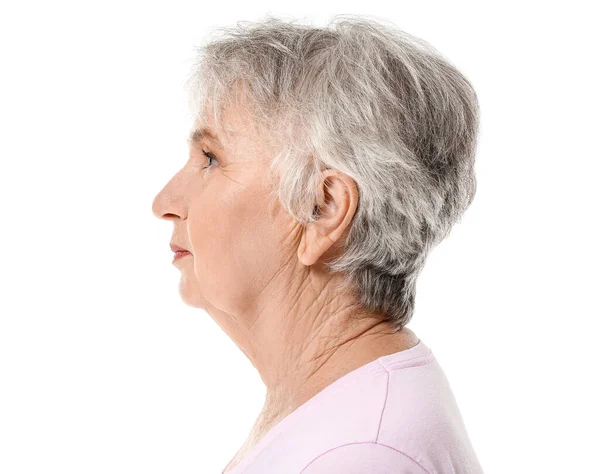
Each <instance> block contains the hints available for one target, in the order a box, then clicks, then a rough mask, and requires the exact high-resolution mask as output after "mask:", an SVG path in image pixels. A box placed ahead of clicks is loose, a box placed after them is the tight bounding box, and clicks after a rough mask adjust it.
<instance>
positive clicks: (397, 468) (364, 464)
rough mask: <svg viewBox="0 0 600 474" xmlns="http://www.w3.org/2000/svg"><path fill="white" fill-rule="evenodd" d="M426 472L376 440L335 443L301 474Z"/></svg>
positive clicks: (407, 457)
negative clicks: (372, 441)
mask: <svg viewBox="0 0 600 474" xmlns="http://www.w3.org/2000/svg"><path fill="white" fill-rule="evenodd" d="M337 473H340V474H429V473H428V472H427V471H426V470H425V469H424V468H423V467H421V465H419V464H418V463H417V462H416V461H413V460H412V459H411V458H410V457H409V456H407V455H406V454H403V453H401V452H400V451H397V450H395V449H393V448H390V447H388V446H384V445H383V444H378V443H354V444H346V445H343V446H338V447H337V448H334V449H331V450H329V451H326V452H325V453H323V454H321V455H319V456H317V457H316V458H315V459H313V460H312V461H311V462H310V463H309V464H308V465H307V466H306V467H305V468H304V469H303V470H302V471H301V474H337Z"/></svg>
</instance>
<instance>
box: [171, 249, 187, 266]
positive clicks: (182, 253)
mask: <svg viewBox="0 0 600 474" xmlns="http://www.w3.org/2000/svg"><path fill="white" fill-rule="evenodd" d="M187 255H192V254H191V253H190V252H188V251H187V250H183V251H181V252H175V256H174V257H173V263H174V262H176V261H177V260H179V259H180V258H183V257H185V256H187Z"/></svg>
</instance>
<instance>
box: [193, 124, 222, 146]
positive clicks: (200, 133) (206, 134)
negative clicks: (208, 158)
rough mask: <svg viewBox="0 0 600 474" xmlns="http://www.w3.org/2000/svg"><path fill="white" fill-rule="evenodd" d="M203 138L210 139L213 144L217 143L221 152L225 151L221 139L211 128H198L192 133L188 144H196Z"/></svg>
mask: <svg viewBox="0 0 600 474" xmlns="http://www.w3.org/2000/svg"><path fill="white" fill-rule="evenodd" d="M203 138H209V139H210V140H211V141H212V142H214V143H215V145H217V146H218V147H219V148H220V149H221V150H223V149H224V147H223V144H222V143H221V141H220V140H219V137H218V136H217V135H216V134H215V133H214V132H213V131H212V130H210V129H209V128H206V127H203V128H196V129H194V130H192V131H191V132H190V135H189V137H188V142H189V143H193V144H196V143H198V142H199V141H200V140H202V139H203Z"/></svg>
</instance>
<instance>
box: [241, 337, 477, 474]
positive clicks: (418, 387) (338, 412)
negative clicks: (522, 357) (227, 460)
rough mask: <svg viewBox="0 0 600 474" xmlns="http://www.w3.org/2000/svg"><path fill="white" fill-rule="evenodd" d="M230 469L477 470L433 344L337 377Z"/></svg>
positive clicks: (250, 472) (246, 473)
mask: <svg viewBox="0 0 600 474" xmlns="http://www.w3.org/2000/svg"><path fill="white" fill-rule="evenodd" d="M230 473H231V474H242V473H243V474H338V473H339V474H384V473H385V474H481V473H483V471H482V468H481V466H480V464H479V462H478V460H477V456H476V454H475V452H474V450H473V447H472V445H471V442H470V440H469V437H468V434H467V431H466V429H465V426H464V423H463V420H462V416H461V414H460V412H459V409H458V406H457V404H456V400H455V398H454V395H453V393H452V390H451V388H450V385H449V383H448V380H447V379H446V376H445V374H444V372H443V370H442V368H441V366H440V365H439V364H438V362H437V359H436V358H435V357H434V355H433V353H432V351H431V350H430V349H429V348H428V347H427V346H426V345H425V344H424V343H423V341H422V340H419V343H418V344H417V345H416V346H414V347H411V348H410V349H407V350H404V351H400V352H396V353H394V354H389V355H386V356H383V357H380V358H379V359H376V360H374V361H372V362H370V363H368V364H366V365H363V366H362V367H359V368H358V369H355V370H353V371H352V372H349V373H347V374H346V375H344V376H343V377H340V378H339V379H337V380H336V381H335V382H333V383H332V384H330V385H329V386H327V387H326V388H325V389H323V390H321V392H319V393H317V394H316V395H315V396H314V397H313V398H311V399H310V400H308V401H307V402H305V403H304V404H303V405H301V406H300V407H298V408H297V409H296V410H294V411H293V412H292V413H290V414H289V415H287V416H286V417H285V418H283V419H282V420H281V421H280V422H279V423H278V424H277V425H275V426H274V427H273V428H271V430H270V431H268V432H267V434H266V435H265V436H264V437H263V438H262V439H260V441H259V442H258V444H257V445H256V446H255V447H254V449H253V450H252V451H251V452H250V453H249V454H248V455H247V456H246V457H245V458H244V459H243V460H242V462H241V463H240V464H238V465H237V466H236V467H235V468H234V469H233V470H232V471H230Z"/></svg>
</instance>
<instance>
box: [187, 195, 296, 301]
mask: <svg viewBox="0 0 600 474" xmlns="http://www.w3.org/2000/svg"><path fill="white" fill-rule="evenodd" d="M206 198H207V196H206V195H204V196H203V199H202V204H200V205H197V206H194V207H190V213H189V216H188V218H189V224H188V230H189V233H190V242H192V247H193V249H194V253H195V255H194V271H195V273H196V278H197V280H198V284H199V286H200V288H202V291H205V292H206V296H207V298H209V299H210V300H211V301H212V302H213V303H215V304H216V305H217V306H218V307H219V308H222V309H223V310H225V311H229V312H232V313H235V312H240V311H243V309H244V308H245V304H247V302H249V301H252V300H253V299H254V298H253V297H254V296H255V295H256V294H257V293H258V292H260V291H261V290H262V289H263V288H264V287H265V285H267V284H268V282H269V281H270V280H271V279H272V277H273V275H275V274H276V272H277V271H278V269H279V268H281V265H282V262H283V261H284V258H283V255H282V252H281V244H280V239H281V237H282V235H281V234H282V232H283V230H281V229H279V224H278V221H277V219H273V217H272V216H271V215H270V214H272V213H270V212H269V210H268V209H267V202H266V197H265V196H264V193H262V192H251V191H249V190H243V191H241V192H237V193H235V194H229V195H227V194H224V193H221V194H220V195H219V197H218V199H213V200H212V201H211V200H208V199H206Z"/></svg>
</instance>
